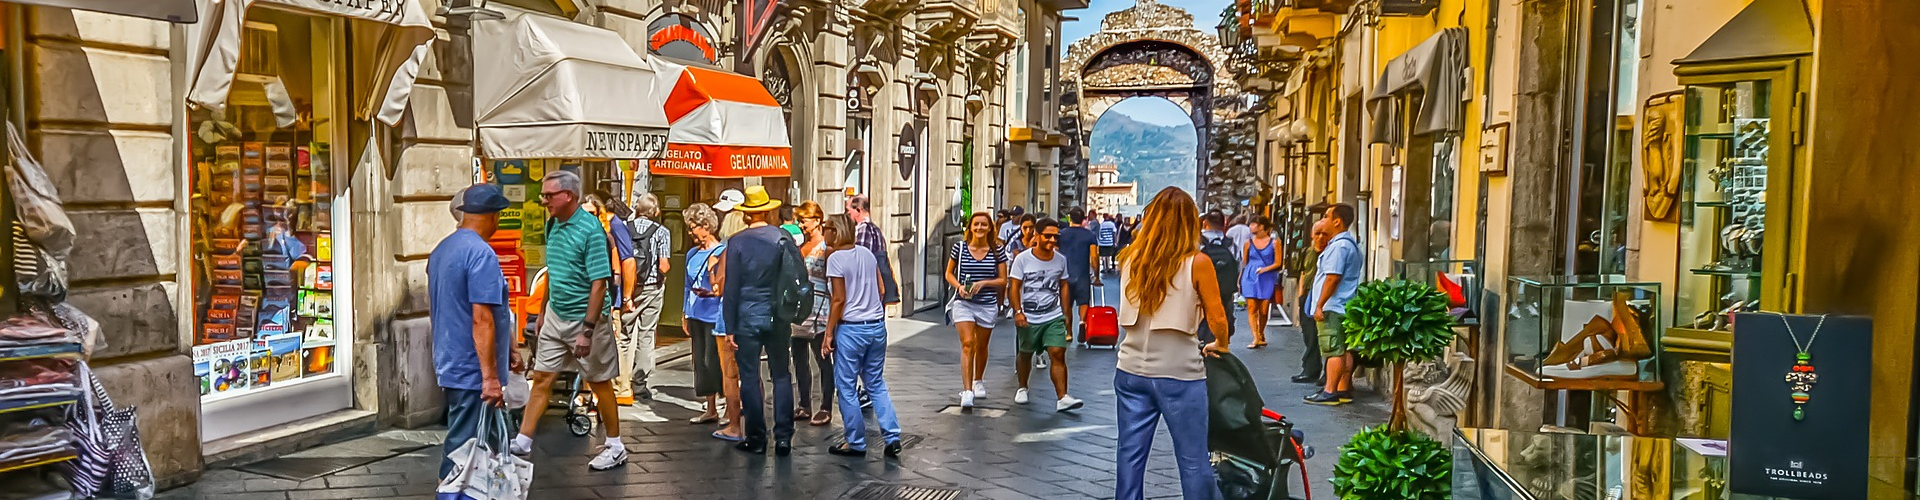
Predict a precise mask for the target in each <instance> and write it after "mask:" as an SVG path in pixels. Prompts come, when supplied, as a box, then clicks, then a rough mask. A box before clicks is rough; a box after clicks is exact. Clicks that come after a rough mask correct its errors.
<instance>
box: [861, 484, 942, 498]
mask: <svg viewBox="0 0 1920 500" xmlns="http://www.w3.org/2000/svg"><path fill="white" fill-rule="evenodd" d="M840 498H842V499H843V500H955V499H958V498H960V490H956V489H949V488H926V487H920V486H899V485H892V484H878V483H868V484H864V485H861V486H860V487H859V488H856V489H854V490H853V491H851V492H848V493H847V495H846V496H843V497H840Z"/></svg>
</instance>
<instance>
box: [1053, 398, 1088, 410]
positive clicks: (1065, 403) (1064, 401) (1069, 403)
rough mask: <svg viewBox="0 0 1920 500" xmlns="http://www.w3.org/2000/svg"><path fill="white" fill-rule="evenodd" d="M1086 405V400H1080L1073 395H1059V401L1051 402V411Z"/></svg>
mask: <svg viewBox="0 0 1920 500" xmlns="http://www.w3.org/2000/svg"><path fill="white" fill-rule="evenodd" d="M1086 405H1087V402H1086V401H1081V400H1079V399H1076V398H1074V397H1073V396H1060V402H1058V403H1054V404H1053V411H1056V412H1066V411H1074V410H1078V409H1080V407H1082V406H1086Z"/></svg>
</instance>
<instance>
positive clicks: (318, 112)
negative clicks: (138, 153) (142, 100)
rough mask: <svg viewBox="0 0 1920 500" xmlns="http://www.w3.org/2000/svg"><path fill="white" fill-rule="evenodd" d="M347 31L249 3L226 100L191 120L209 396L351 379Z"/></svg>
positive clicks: (197, 349)
mask: <svg viewBox="0 0 1920 500" xmlns="http://www.w3.org/2000/svg"><path fill="white" fill-rule="evenodd" d="M337 26H338V22H337V20H330V19H322V18H315V17H308V16H303V15H298V14H292V13H288V12H282V11H276V10H272V9H268V8H258V7H257V8H254V9H252V10H251V11H250V12H249V14H248V16H247V20H246V24H245V28H244V30H243V32H242V37H243V38H242V40H243V41H242V49H241V54H242V57H241V60H240V64H239V71H238V74H237V75H236V76H235V81H234V84H233V87H232V91H231V92H230V93H229V94H228V97H227V103H226V106H225V107H224V108H223V109H218V110H212V109H199V110H195V111H193V114H192V116H191V127H190V129H189V130H190V132H191V133H192V146H191V149H190V151H191V152H190V155H191V160H190V161H191V165H190V173H189V175H190V178H191V181H190V182H191V183H192V193H193V195H192V201H191V212H192V218H191V224H192V228H191V232H192V238H193V245H194V247H193V257H194V262H193V265H194V269H193V277H194V280H193V287H194V297H195V301H196V304H195V311H194V315H195V324H194V328H193V349H192V351H193V352H192V354H193V358H194V371H195V375H196V376H198V378H199V386H200V387H199V390H200V394H201V396H202V398H203V399H204V400H206V401H215V400H221V399H226V398H231V397H236V396H243V395H248V394H251V393H260V392H264V391H268V390H272V389H275V388H279V387H283V386H293V385H298V384H302V383H305V382H309V381H316V380H326V379H339V378H343V375H344V374H343V373H342V370H343V369H344V363H343V362H341V361H340V359H339V358H341V357H344V356H346V355H347V351H348V350H349V349H348V348H347V346H348V344H347V343H342V342H339V341H337V340H336V339H342V338H351V336H350V335H348V334H347V333H346V332H343V331H339V330H337V329H336V324H335V321H334V319H335V315H334V312H335V305H336V301H335V300H334V294H335V293H338V292H342V290H336V289H335V287H334V253H335V252H334V249H335V248H337V247H340V246H341V245H339V244H338V242H339V240H337V239H336V232H335V231H336V222H337V221H340V218H339V216H340V215H341V214H344V213H346V211H345V210H343V209H342V208H344V207H336V206H335V202H336V199H335V197H334V196H335V194H337V193H338V192H340V189H341V188H342V187H344V185H345V178H346V175H345V173H344V172H342V171H341V169H342V168H343V167H344V164H343V163H342V162H341V161H340V156H341V155H337V154H336V144H335V141H336V138H337V137H338V136H339V135H340V130H341V129H340V127H341V122H340V121H339V120H334V118H335V117H336V113H335V108H336V107H337V106H338V105H339V104H340V103H341V101H342V100H343V98H342V97H340V96H341V95H342V93H343V92H344V91H345V89H344V88H340V87H339V86H338V80H337V79H336V78H335V66H334V61H335V57H334V54H335V53H336V50H335V49H336V44H335V42H336V41H337V40H338V37H337V34H338V28H337ZM341 234H344V231H342V232H341ZM343 302H344V301H343ZM336 396H339V397H342V398H345V399H344V400H345V401H348V402H350V398H351V394H338V395H336ZM240 430H241V429H230V428H222V429H219V430H215V431H212V434H216V435H217V434H220V433H231V432H233V431H240ZM209 439H211V437H210V438H209Z"/></svg>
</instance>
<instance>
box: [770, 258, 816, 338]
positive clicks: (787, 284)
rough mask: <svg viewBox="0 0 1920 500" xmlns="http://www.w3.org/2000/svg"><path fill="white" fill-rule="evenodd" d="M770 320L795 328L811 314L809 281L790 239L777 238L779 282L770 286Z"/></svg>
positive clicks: (811, 294) (804, 264)
mask: <svg viewBox="0 0 1920 500" xmlns="http://www.w3.org/2000/svg"><path fill="white" fill-rule="evenodd" d="M774 294H775V295H774V297H775V298H776V299H777V300H778V301H777V302H775V303H774V319H776V320H778V321H782V322H786V323H788V324H794V325H798V324H800V323H803V322H806V320H807V316H808V315H809V314H811V313H812V312H813V280H812V279H810V278H808V277H807V262H806V261H805V260H802V259H801V258H800V247H799V246H798V245H795V244H794V242H793V238H791V237H789V236H781V237H780V281H779V282H778V283H775V284H774Z"/></svg>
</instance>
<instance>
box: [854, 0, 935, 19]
mask: <svg viewBox="0 0 1920 500" xmlns="http://www.w3.org/2000/svg"><path fill="white" fill-rule="evenodd" d="M854 5H855V6H856V7H857V8H858V9H859V10H861V11H863V12H865V13H866V14H867V15H869V16H873V17H877V18H888V19H891V18H896V17H899V16H900V15H902V14H905V13H907V12H910V11H912V10H914V9H916V8H919V7H920V2H919V0H857V1H856V2H854Z"/></svg>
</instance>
